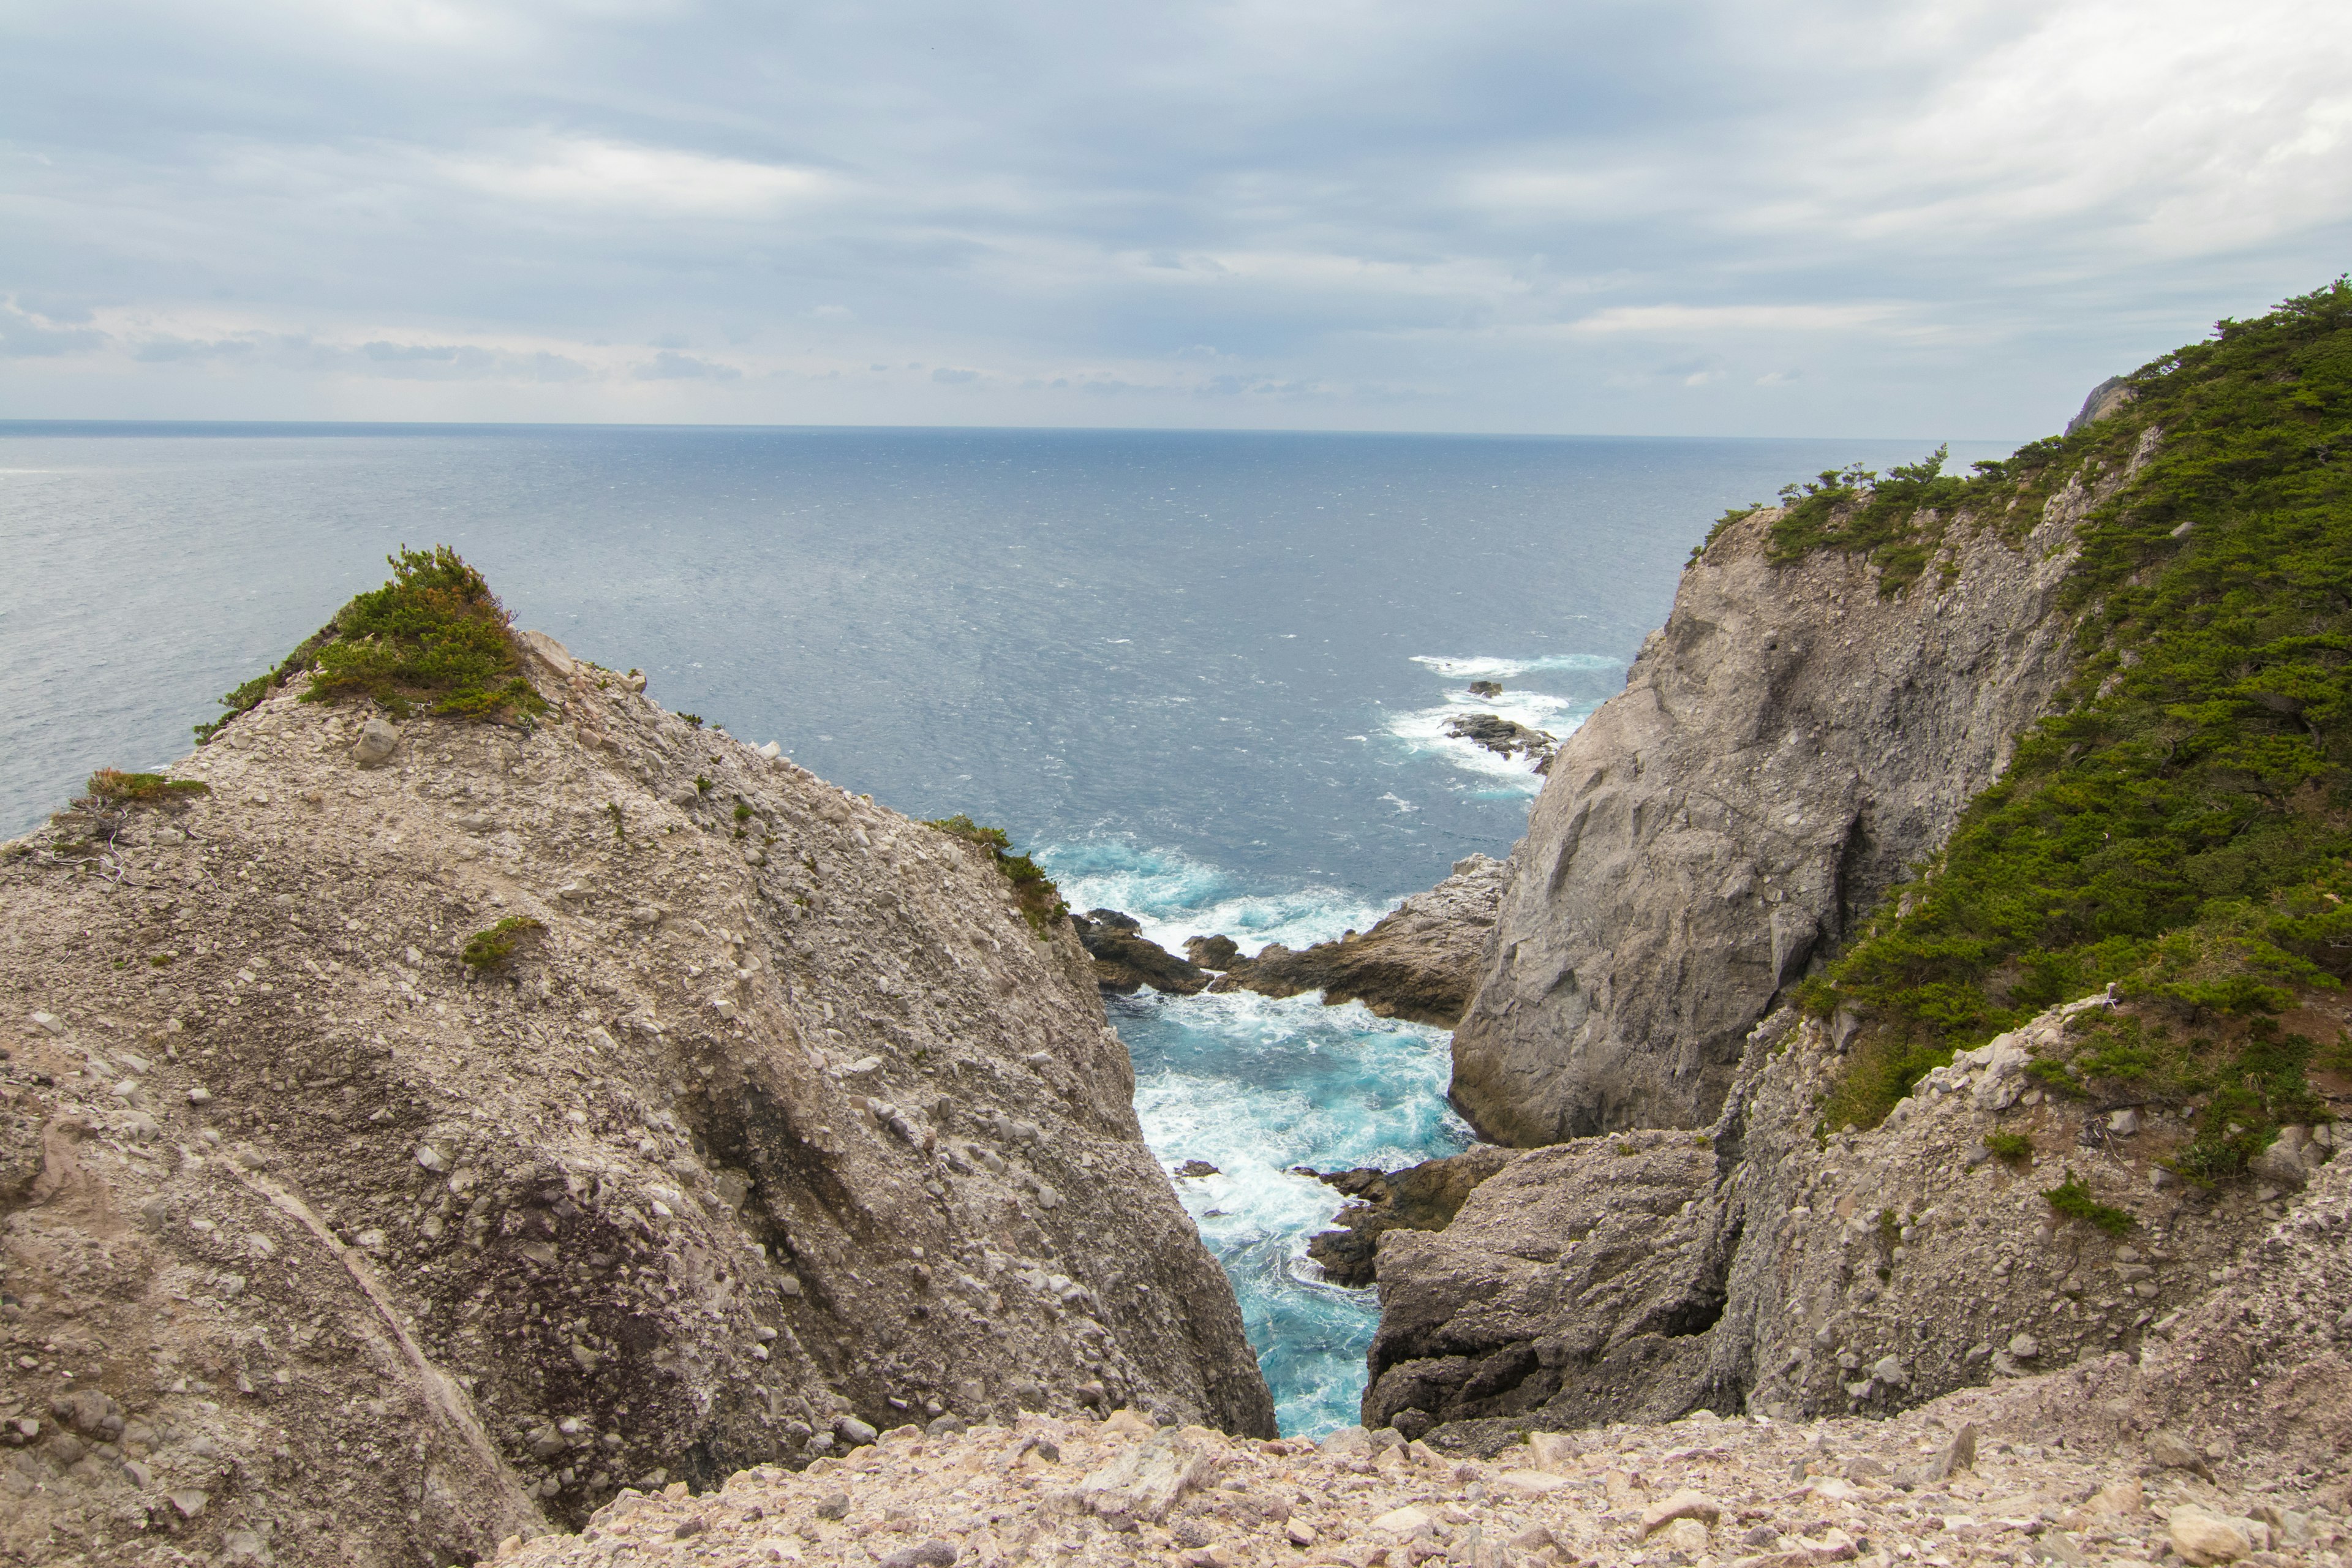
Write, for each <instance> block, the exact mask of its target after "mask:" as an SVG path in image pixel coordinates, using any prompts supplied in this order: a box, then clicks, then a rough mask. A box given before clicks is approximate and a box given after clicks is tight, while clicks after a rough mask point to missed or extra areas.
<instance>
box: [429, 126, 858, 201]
mask: <svg viewBox="0 0 2352 1568" xmlns="http://www.w3.org/2000/svg"><path fill="white" fill-rule="evenodd" d="M440 168H441V170H442V172H443V173H444V174H446V176H447V177H448V178H450V179H452V180H454V181H456V182H457V183H458V184H463V185H467V186H470V187H472V188H473V189H475V190H478V191H482V192H486V193H488V194H489V195H496V196H503V197H507V198H509V199H512V200H518V201H525V202H534V203H541V204H546V205H558V206H567V207H614V208H635V209H639V210H652V211H667V212H673V213H681V214H695V215H699V216H724V217H751V216H761V215H764V214H768V213H772V212H774V211H776V210H777V209H778V208H779V207H781V206H782V205H785V204H786V203H788V202H792V201H795V200H801V199H805V198H807V197H809V196H813V195H816V194H817V193H819V192H820V191H822V190H824V188H825V184H826V181H825V178H824V176H823V175H821V174H815V173H814V172H812V171H810V170H807V169H796V168H791V167H787V166H785V165H782V164H778V163H754V162H751V161H750V160H747V159H742V158H726V157H715V156H712V155H709V154H708V153H689V152H680V151H677V150H673V149H667V148H660V147H640V146H632V145H628V144H626V143H624V142H602V141H594V140H590V139H586V138H579V137H555V136H550V137H544V138H540V139H536V141H535V142H534V144H532V145H531V146H530V147H529V148H528V149H527V150H525V151H524V152H522V153H520V154H515V155H508V156H499V157H493V156H487V155H480V154H474V155H467V156H460V157H445V158H443V159H441V160H440Z"/></svg>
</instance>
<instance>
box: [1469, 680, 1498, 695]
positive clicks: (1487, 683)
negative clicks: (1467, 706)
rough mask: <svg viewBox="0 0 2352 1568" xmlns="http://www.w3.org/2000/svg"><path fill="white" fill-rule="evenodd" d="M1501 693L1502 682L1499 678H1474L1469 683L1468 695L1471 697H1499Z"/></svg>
mask: <svg viewBox="0 0 2352 1568" xmlns="http://www.w3.org/2000/svg"><path fill="white" fill-rule="evenodd" d="M1502 694H1503V683H1502V682H1501V681H1499V680H1474V681H1472V682H1471V683H1470V695H1471V696H1473V697H1500V696H1501V695H1502Z"/></svg>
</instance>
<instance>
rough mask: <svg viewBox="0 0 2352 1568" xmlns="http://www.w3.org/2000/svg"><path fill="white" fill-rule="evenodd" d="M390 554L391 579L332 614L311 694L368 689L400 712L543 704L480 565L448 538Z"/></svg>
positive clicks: (474, 712)
mask: <svg viewBox="0 0 2352 1568" xmlns="http://www.w3.org/2000/svg"><path fill="white" fill-rule="evenodd" d="M385 560H386V561H387V562H388V563H390V564H391V566H392V581H390V582H388V583H386V584H384V585H383V587H381V588H377V589H374V590H372V591H371V592H368V593H365V594H361V595H357V596H356V597H354V598H353V599H352V602H351V603H350V604H348V605H344V606H343V608H342V610H341V612H340V613H339V614H338V615H337V616H335V619H334V624H333V625H334V636H333V637H332V638H331V640H329V641H328V642H327V643H326V644H325V645H324V646H323V647H320V649H319V650H318V660H317V663H318V671H317V673H316V674H315V675H314V676H313V677H312V678H311V680H310V689H309V690H308V691H306V692H304V693H303V700H305V701H310V702H331V701H333V700H336V699H338V698H342V697H368V698H373V700H375V701H377V702H378V703H381V704H382V705H383V706H384V707H385V708H387V709H389V710H392V711H393V712H394V714H401V715H404V714H405V713H406V712H407V711H408V710H409V709H410V707H411V706H412V705H421V706H423V707H424V708H425V709H426V710H428V711H431V712H434V713H441V714H448V715H453V716H457V717H461V718H468V719H490V718H501V717H508V716H511V715H513V714H517V713H541V712H544V711H546V709H547V704H546V702H545V701H544V700H542V699H541V697H540V695H539V693H538V692H537V691H535V690H533V689H531V685H530V681H528V680H526V679H523V674H522V652H521V649H520V648H519V647H517V646H516V644H515V640H514V632H513V629H512V627H511V626H510V625H509V619H508V616H507V613H506V609H505V607H504V606H503V605H500V604H499V601H498V598H497V595H493V594H492V593H491V592H490V585H489V584H488V583H487V582H485V581H483V578H482V574H480V573H479V572H477V571H475V570H474V569H473V568H472V567H471V566H468V565H467V564H466V563H465V562H464V561H463V560H461V559H459V558H458V555H457V552H456V551H454V550H452V549H450V548H449V547H448V546H447V545H446V544H437V545H435V546H434V547H433V548H432V549H431V550H411V549H409V548H407V547H406V546H405V545H404V546H402V547H401V550H400V552H399V553H398V554H396V555H390V556H387V557H385Z"/></svg>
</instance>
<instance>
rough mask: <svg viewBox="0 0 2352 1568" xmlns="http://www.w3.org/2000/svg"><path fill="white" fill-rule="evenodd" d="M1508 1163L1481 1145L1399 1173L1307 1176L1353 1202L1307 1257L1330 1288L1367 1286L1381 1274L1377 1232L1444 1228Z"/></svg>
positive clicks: (1312, 1242) (1311, 1242) (1369, 1169)
mask: <svg viewBox="0 0 2352 1568" xmlns="http://www.w3.org/2000/svg"><path fill="white" fill-rule="evenodd" d="M1512 1158H1513V1155H1512V1152H1511V1151H1509V1150H1507V1149H1498V1148H1496V1146H1495V1145H1494V1144H1492V1143H1479V1144H1475V1145H1474V1146H1472V1147H1471V1148H1469V1149H1467V1150H1465V1151H1464V1152H1461V1153H1459V1154H1453V1155H1448V1156H1447V1157H1446V1158H1444V1159H1442V1160H1423V1162H1422V1163H1420V1164H1418V1165H1408V1166H1406V1167H1404V1168H1403V1169H1402V1170H1398V1171H1382V1170H1380V1169H1377V1168H1376V1167H1373V1166H1370V1165H1361V1166H1358V1167H1357V1168H1356V1169H1354V1170H1352V1171H1328V1172H1327V1171H1313V1172H1307V1174H1310V1175H1313V1176H1314V1177H1315V1178H1316V1179H1317V1180H1318V1181H1320V1182H1322V1183H1323V1184H1326V1185H1327V1186H1331V1187H1335V1188H1337V1189H1338V1190H1339V1191H1340V1192H1341V1193H1343V1194H1346V1195H1347V1196H1349V1198H1352V1199H1354V1200H1355V1201H1354V1202H1352V1203H1350V1204H1349V1205H1348V1206H1347V1207H1346V1208H1344V1209H1341V1210H1340V1211H1339V1216H1338V1217H1337V1218H1336V1219H1334V1220H1333V1221H1332V1224H1333V1225H1334V1226H1337V1227H1338V1228H1336V1229H1332V1230H1327V1231H1324V1232H1323V1233H1322V1234H1320V1235H1318V1236H1315V1237H1309V1238H1308V1240H1307V1257H1309V1258H1313V1259H1314V1260H1315V1261H1316V1262H1317V1263H1318V1264H1319V1265H1321V1266H1322V1269H1323V1277H1324V1278H1325V1279H1328V1280H1330V1281H1331V1283H1333V1284H1334V1285H1347V1286H1350V1287H1361V1286H1365V1285H1370V1283H1372V1281H1373V1280H1374V1279H1376V1278H1377V1277H1378V1273H1379V1270H1378V1268H1377V1265H1376V1254H1377V1250H1378V1247H1379V1245H1380V1238H1381V1232H1383V1231H1388V1230H1396V1229H1400V1228H1401V1229H1405V1230H1443V1229H1444V1228H1445V1227H1446V1226H1449V1225H1451V1224H1453V1223H1454V1215H1457V1214H1459V1213H1461V1212H1462V1205H1463V1204H1465V1202H1467V1201H1468V1200H1469V1197H1470V1190H1471V1189H1472V1188H1473V1187H1475V1186H1476V1185H1477V1184H1479V1183H1481V1182H1483V1181H1485V1180H1486V1178H1487V1177H1489V1176H1491V1175H1493V1174H1494V1173H1496V1172H1497V1171H1499V1170H1501V1169H1502V1168H1503V1167H1504V1166H1505V1165H1507V1164H1509V1163H1511V1160H1512Z"/></svg>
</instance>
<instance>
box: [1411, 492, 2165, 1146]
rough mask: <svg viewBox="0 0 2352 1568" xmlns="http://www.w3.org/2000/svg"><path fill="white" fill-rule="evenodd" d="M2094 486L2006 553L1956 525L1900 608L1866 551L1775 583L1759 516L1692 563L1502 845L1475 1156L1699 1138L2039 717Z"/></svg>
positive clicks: (1473, 1019) (2056, 660)
mask: <svg viewBox="0 0 2352 1568" xmlns="http://www.w3.org/2000/svg"><path fill="white" fill-rule="evenodd" d="M2115 478H2116V480H2117V481H2119V479H2120V476H2116V477H2115ZM2105 493H2108V487H2106V486H2102V487H2100V488H2099V489H2096V490H2092V489H2083V488H2081V487H2080V486H2078V485H2073V484H2070V486H2069V487H2068V488H2067V489H2064V490H2063V491H2061V492H2060V493H2059V494H2058V495H2057V496H2056V497H2054V498H2053V499H2052V500H2051V501H2050V502H2049V503H2048V505H2047V507H2046V508H2045V510H2044V512H2043V515H2042V518H2041V519H2040V520H2039V521H2038V522H2037V523H2036V524H2035V526H2033V527H2032V529H2031V530H2030V531H2023V532H2022V534H2021V538H2020V539H2019V541H2018V542H2016V543H2014V544H2011V543H2010V542H2004V541H2003V540H2002V539H2001V538H2000V537H1999V536H1998V534H1997V533H1996V532H1995V531H1993V530H1992V529H1991V528H1990V527H1986V526H1979V525H1975V524H1972V523H1971V522H1970V521H1969V520H1968V519H1965V518H1964V519H1962V520H1960V521H1958V522H1956V523H1955V524H1954V526H1953V529H1952V531H1951V536H1950V537H1951V541H1952V542H1951V543H1950V544H1948V547H1947V548H1948V556H1947V557H1946V558H1945V559H1943V560H1939V561H1938V562H1937V563H1930V565H1929V566H1928V568H1927V572H1926V574H1924V575H1922V576H1921V577H1920V578H1919V579H1918V580H1917V581H1916V583H1915V584H1912V585H1911V586H1910V587H1909V588H1908V589H1906V591H1904V592H1903V593H1901V594H1899V595H1895V596H1893V597H1885V596H1882V595H1880V593H1879V590H1878V583H1877V573H1876V569H1875V568H1874V567H1873V566H1871V565H1870V564H1869V563H1867V562H1866V561H1864V560H1863V559H1862V558H1860V557H1848V556H1845V555H1842V554H1839V553H1836V552H1819V553H1815V554H1812V555H1810V556H1808V557H1806V558H1805V559H1803V560H1801V561H1799V562H1796V563H1791V564H1788V565H1776V564H1774V563H1772V562H1771V560H1770V559H1769V529H1770V526H1771V523H1772V521H1774V519H1775V518H1776V517H1777V516H1778V513H1777V512H1775V511H1773V510H1769V509H1768V510H1764V511H1759V512H1757V513H1754V514H1751V515H1750V516H1748V518H1746V519H1745V520H1743V521H1738V522H1736V523H1734V524H1732V525H1731V526H1730V527H1728V528H1727V529H1726V530H1725V531H1723V533H1722V534H1721V535H1720V536H1718V537H1717V539H1716V540H1715V541H1714V542H1712V543H1711V544H1710V545H1709V546H1708V547H1707V549H1706V552H1705V553H1704V554H1703V555H1701V556H1700V557H1699V558H1698V560H1697V561H1696V562H1695V563H1693V564H1692V565H1691V566H1690V568H1689V569H1688V570H1687V571H1685V573H1684V574H1683V579H1682V584H1681V586H1680V587H1679V589H1678V590H1677V591H1676V594H1675V607H1674V611H1673V613H1672V615H1671V616H1669V617H1668V619H1667V622H1666V625H1665V626H1664V628H1663V629H1662V630H1661V631H1659V632H1656V633H1654V634H1653V635H1652V637H1651V638H1650V640H1649V641H1648V642H1647V643H1646V644H1645V645H1644V647H1643V650H1642V653H1641V656H1640V658H1637V659H1636V660H1635V662H1634V664H1633V669H1632V670H1631V672H1630V673H1629V675H1628V677H1627V680H1626V688H1625V689H1624V691H1622V693H1620V694H1619V695H1618V696H1616V697H1613V698H1612V699H1611V700H1609V701H1608V702H1606V703H1604V704H1603V705H1602V706H1601V709H1600V710H1599V711H1598V712H1596V713H1595V714H1594V715H1593V716H1592V717H1591V719H1589V720H1587V721H1585V722H1584V724H1583V725H1582V726H1581V727H1580V728H1579V729H1578V730H1577V731H1576V732H1575V733H1574V734H1573V735H1571V736H1570V737H1569V739H1568V740H1567V741H1565V742H1562V743H1561V746H1560V750H1559V754H1558V756H1557V757H1556V758H1555V759H1554V761H1553V763H1552V765H1551V768H1550V771H1549V773H1550V776H1549V780H1548V781H1547V783H1546V784H1545V786H1544V791H1543V794H1542V795H1541V796H1540V797H1539V798H1538V802H1537V805H1536V807H1535V810H1534V812H1533V815H1532V816H1531V818H1530V821H1529V824H1528V837H1526V838H1525V839H1524V840H1522V841H1521V843H1520V844H1519V845H1518V847H1517V848H1515V849H1514V850H1513V852H1512V856H1511V861H1510V865H1511V876H1510V880H1509V887H1508V891H1507V893H1506V895H1505V897H1504V899H1503V902H1502V906H1501V910H1500V914H1499V919H1498V924H1497V928H1496V932H1495V935H1494V946H1493V952H1494V958H1493V961H1492V963H1491V964H1490V965H1489V966H1488V968H1487V969H1486V972H1485V973H1484V974H1483V975H1482V978H1481V982H1480V985H1479V988H1478V991H1477V994H1476V996H1475V1000H1474V1001H1473V1002H1472V1004H1471V1005H1470V1007H1469V1010H1468V1012H1467V1014H1466V1016H1464V1017H1463V1019H1462V1021H1461V1024H1460V1025H1459V1026H1458V1027H1457V1028H1456V1030H1455V1032H1454V1088H1453V1094H1454V1103H1455V1104H1456V1106H1457V1107H1458V1108H1459V1109H1460V1110H1462V1112H1463V1114H1464V1115H1465V1116H1466V1117H1468V1118H1469V1119H1470V1121H1471V1122H1472V1124H1473V1125H1475V1127H1476V1128H1477V1129H1478V1130H1479V1131H1480V1133H1481V1135H1483V1136H1485V1137H1487V1138H1489V1139H1492V1140H1494V1141H1495V1142H1503V1143H1511V1144H1517V1145H1520V1146H1533V1145H1537V1144H1542V1143H1549V1142H1557V1141H1559V1140H1560V1139H1564V1138H1572V1137H1581V1136H1585V1135H1589V1134H1591V1133H1595V1132H1601V1131H1609V1130H1612V1129H1615V1128H1621V1127H1702V1126H1705V1125H1706V1124H1707V1123H1708V1122H1710V1121H1713V1120H1714V1118H1715V1115H1716V1112H1717V1110H1718V1109H1719V1108H1720V1107H1721V1105H1722V1103H1723V1100H1724V1097H1725V1095H1726V1094H1727V1092H1728V1091H1729V1089H1730V1086H1731V1080H1732V1077H1733V1075H1734V1073H1735V1071H1736V1070H1737V1068H1738V1060H1739V1054H1740V1048H1741V1041H1742V1040H1743V1039H1744V1038H1745V1037H1746V1036H1747V1034H1748V1030H1749V1029H1751V1028H1753V1027H1754V1026H1755V1025H1756V1024H1757V1023H1758V1021H1759V1020H1760V1019H1761V1018H1762V1017H1763V1016H1765V1015H1766V1014H1767V1013H1769V1011H1770V1010H1771V1008H1772V1007H1773V1005H1775V1002H1776V999H1777V998H1778V997H1779V996H1780V993H1781V992H1782V990H1783V989H1784V988H1785V987H1786V986H1788V985H1789V984H1790V983H1791V982H1793V981H1795V980H1797V979H1798V978H1800V977H1801V975H1803V973H1805V971H1806V967H1807V965H1808V964H1809V963H1811V962H1812V961H1813V960H1814V959H1815V958H1816V956H1817V955H1819V954H1821V953H1822V952H1826V951H1827V950H1828V949H1829V947H1830V946H1831V945H1832V944H1833V943H1834V942H1837V941H1838V940H1839V939H1841V938H1842V937H1843V936H1844V935H1845V934H1846V933H1847V932H1848V931H1850V930H1851V929H1853V923H1854V921H1856V920H1857V919H1858V918H1859V917H1860V916H1861V915H1862V914H1863V913H1864V911H1866V910H1869V909H1870V908H1871V906H1872V905H1874V903H1875V902H1877V900H1879V898H1880V897H1881V895H1883V894H1884V893H1885V891H1886V890H1887V889H1888V888H1889V887H1890V886H1892V885H1893V884H1894V883H1895V881H1896V880H1897V879H1899V878H1900V877H1901V876H1902V875H1903V874H1904V873H1905V872H1906V868H1908V867H1909V866H1911V865H1912V864H1913V863H1914V862H1916V860H1918V859H1919V858H1922V857H1923V856H1925V855H1927V853H1929V852H1930V851H1932V850H1933V849H1934V848H1935V847H1937V846H1938V845H1940V844H1941V843H1942V842H1943V840H1944V838H1945V837H1946V835H1947V834H1948V832H1949V830H1950V828H1951V826H1952V824H1953V823H1954V821H1955V820H1956V819H1957V818H1958V815H1959V812H1960V810H1961V808H1962V807H1963V806H1965V805H1967V803H1968V802H1969V800H1970V799H1971V798H1972V797H1974V796H1975V795H1977V794H1978V793H1979V792H1980V791H1981V790H1983V789H1984V788H1985V786H1986V785H1988V784H1990V783H1991V782H1992V780H1993V779H1994V778H1995V776H1997V774H1998V773H1999V772H2000V769H2001V768H2002V767H2003V766H2004V765H2006V763H2007V762H2008V760H2009V757H2010V754H2011V749H2012V747H2013V745H2014V742H2015V740H2016V737H2017V735H2018V733H2019V732H2020V731H2021V730H2022V729H2023V728H2024V727H2025V726H2026V725H2028V724H2030V723H2031V722H2032V721H2034V720H2035V719H2038V718H2039V717H2041V715H2042V712H2043V711H2044V710H2045V709H2046V707H2047V704H2048V701H2049V698H2050V695H2051V693H2052V692H2053V690H2054V689H2056V687H2057V685H2058V683H2059V681H2060V680H2061V679H2063V676H2064V673H2065V669H2066V659H2065V658H2064V652H2063V644H2064V639H2065V635H2066V630H2067V627H2066V626H2065V625H2064V624H2063V623H2064V621H2065V617H2064V616H2061V615H2059V614H2057V613H2055V605H2056V594H2057V590H2058V587H2059V584H2060V583H2061V581H2062V579H2063V577H2064V576H2065V574H2066V573H2067V571H2068V569H2069V568H2070V566H2071V565H2072V563H2073V561H2074V529H2075V526H2076V524H2077V522H2078V521H2079V520H2080V519H2081V518H2082V517H2083V516H2084V514H2085V513H2086V512H2087V511H2088V510H2089V509H2090V508H2091V507H2092V506H2093V505H2095V503H2096V501H2097V500H2099V499H2101V498H2102V497H2103V496H2104V495H2105ZM1946 565H1948V566H1949V568H1950V572H1949V574H1946V573H1945V571H1944V567H1945V566H1946Z"/></svg>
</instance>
